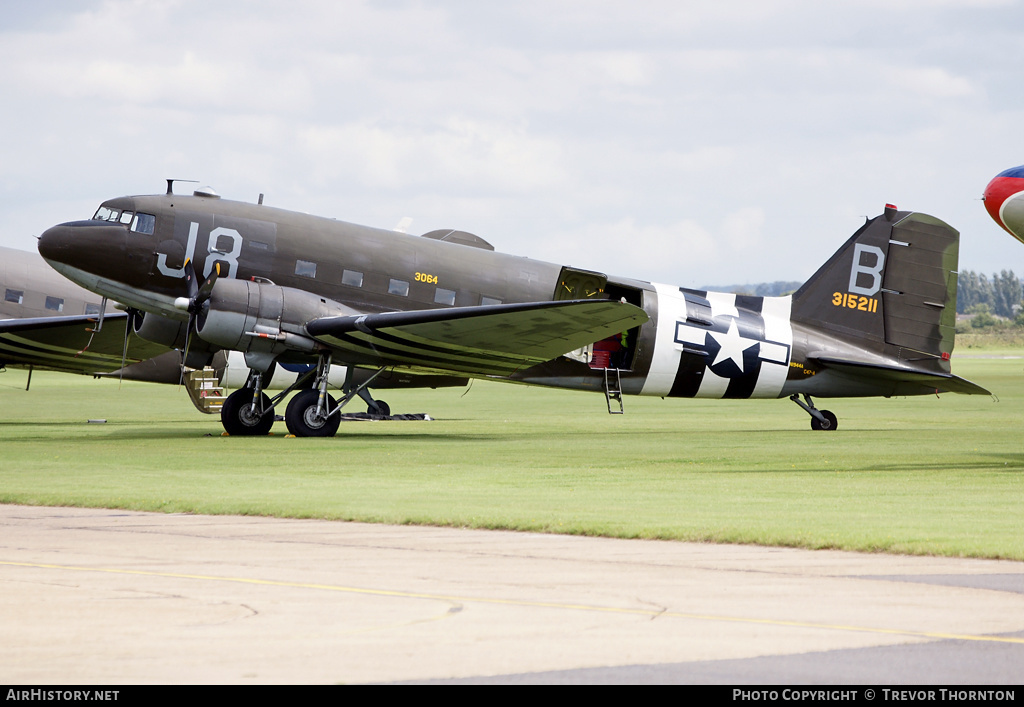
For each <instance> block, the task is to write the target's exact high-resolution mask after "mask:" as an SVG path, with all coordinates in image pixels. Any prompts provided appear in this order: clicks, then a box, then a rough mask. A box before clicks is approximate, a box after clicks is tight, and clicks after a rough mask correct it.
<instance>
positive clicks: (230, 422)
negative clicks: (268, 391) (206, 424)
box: [220, 388, 274, 437]
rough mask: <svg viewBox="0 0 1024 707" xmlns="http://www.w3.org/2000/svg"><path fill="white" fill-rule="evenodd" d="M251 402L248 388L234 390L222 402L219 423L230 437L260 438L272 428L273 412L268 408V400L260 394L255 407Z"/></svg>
mask: <svg viewBox="0 0 1024 707" xmlns="http://www.w3.org/2000/svg"><path fill="white" fill-rule="evenodd" d="M253 400H254V398H253V391H252V389H250V388H242V389H240V390H236V391H235V392H234V393H232V394H231V395H229V396H228V397H227V399H225V400H224V406H223V407H222V408H221V409H220V422H221V424H222V425H224V430H225V431H226V432H227V433H228V434H229V435H231V436H232V437H261V436H264V435H267V434H269V433H270V428H271V427H273V426H274V410H273V408H271V407H270V398H268V397H267V396H266V395H265V394H263V393H260V399H259V401H258V402H257V404H256V405H255V406H253ZM261 411H262V412H261Z"/></svg>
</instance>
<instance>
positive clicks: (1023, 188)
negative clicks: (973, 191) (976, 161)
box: [982, 165, 1024, 242]
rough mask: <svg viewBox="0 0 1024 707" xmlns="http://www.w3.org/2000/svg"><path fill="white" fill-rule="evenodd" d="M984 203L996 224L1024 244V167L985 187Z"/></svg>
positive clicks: (1006, 171) (994, 180)
mask: <svg viewBox="0 0 1024 707" xmlns="http://www.w3.org/2000/svg"><path fill="white" fill-rule="evenodd" d="M982 201H984V202H985V209H986V210H987V211H988V213H989V215H990V216H991V217H992V218H993V219H994V220H995V222H996V223H998V224H999V225H1000V226H1002V227H1003V229H1004V230H1005V231H1006V232H1007V233H1009V234H1010V235H1011V236H1013V237H1014V238H1016V239H1017V240H1018V241H1021V242H1024V165H1022V166H1020V167H1011V168H1010V169H1008V170H1005V171H1003V172H1000V173H999V174H997V175H996V176H995V177H994V178H993V179H992V181H991V182H989V183H988V186H987V187H985V193H984V195H983V196H982Z"/></svg>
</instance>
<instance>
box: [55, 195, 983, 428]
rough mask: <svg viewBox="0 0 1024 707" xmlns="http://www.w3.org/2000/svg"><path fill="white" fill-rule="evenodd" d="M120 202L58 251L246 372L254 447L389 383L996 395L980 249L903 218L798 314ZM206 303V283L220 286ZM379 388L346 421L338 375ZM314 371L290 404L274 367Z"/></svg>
mask: <svg viewBox="0 0 1024 707" xmlns="http://www.w3.org/2000/svg"><path fill="white" fill-rule="evenodd" d="M174 181H176V180H168V185H167V191H166V193H164V194H159V195H153V196H134V197H121V198H116V199H111V200H109V201H105V202H103V204H102V205H101V206H100V207H99V210H98V211H97V212H96V213H95V215H94V216H93V217H92V218H91V219H89V220H83V221H74V222H70V223H64V224H61V225H59V226H54V227H53V228H50V229H49V230H47V231H46V232H45V233H43V235H42V236H41V237H40V238H39V252H40V254H42V256H43V257H44V258H45V259H46V260H47V262H49V263H50V264H51V265H52V266H53V267H54V268H56V269H57V270H58V271H60V272H61V273H63V274H64V275H65V276H67V277H68V278H70V279H71V280H73V281H74V282H76V283H78V284H79V285H81V286H83V287H85V288H86V289H89V290H91V291H93V292H96V293H98V294H100V295H103V296H105V297H108V298H111V299H116V300H117V301H119V302H122V303H124V304H126V305H127V306H129V307H130V308H131V309H132V310H134V311H137V312H138V313H139V314H138V316H139V317H140V321H141V323H140V324H139V326H138V327H137V331H138V333H139V334H140V335H141V336H142V337H143V338H146V339H147V340H150V341H154V342H158V343H162V344H164V345H166V346H172V347H176V348H180V349H182V350H183V351H184V353H185V354H186V358H187V359H188V360H191V359H192V358H194V357H195V356H197V355H200V354H202V355H206V356H209V355H211V354H212V353H213V352H216V351H221V350H228V351H238V352H242V353H243V354H244V358H245V362H246V365H247V366H248V368H249V375H248V378H247V381H246V384H245V387H243V388H241V389H239V390H237V391H235V392H234V393H232V394H231V395H230V396H229V397H228V398H227V400H226V401H225V403H224V406H223V409H222V411H221V420H222V422H223V425H224V428H225V430H227V432H228V433H229V434H234V435H239V434H241V435H246V434H249V435H257V434H266V433H267V432H268V431H269V430H270V427H271V425H273V422H274V418H275V414H274V412H275V409H277V408H278V407H279V406H281V405H282V404H283V403H284V400H285V397H286V396H287V395H288V394H290V393H292V392H293V391H297V392H295V395H293V396H292V397H291V399H290V401H289V402H288V403H287V405H286V406H285V415H284V417H285V421H286V423H287V425H288V429H289V431H290V432H292V433H293V434H295V435H296V436H330V435H333V434H335V432H336V431H337V429H338V424H339V420H340V417H341V412H340V410H341V408H342V407H343V405H344V404H345V403H347V402H348V401H349V400H350V399H351V398H352V397H353V396H354V395H357V394H358V395H360V396H361V397H363V398H364V400H367V403H368V406H369V408H370V410H371V411H376V412H385V411H384V410H382V409H381V408H378V407H376V406H377V405H378V403H377V401H374V400H373V398H372V397H371V396H370V395H369V394H368V391H367V389H368V388H369V387H371V386H372V383H373V381H374V379H375V377H378V376H383V375H385V374H387V373H388V372H393V371H396V370H397V371H406V372H409V373H416V374H427V375H431V376H439V377H442V378H443V377H452V376H455V377H459V378H465V377H470V378H477V377H479V378H491V379H498V380H504V381H509V382H517V383H526V384H535V385H545V386H555V387H563V388H572V389H577V390H590V391H595V392H599V393H600V392H603V393H604V395H605V397H606V401H607V406H608V410H609V412H615V413H619V412H621V411H622V396H623V395H654V396H659V397H682V398H692V397H701V398H733V399H737V398H781V397H788V398H790V399H791V400H792V401H793V402H795V403H797V405H799V406H800V407H801V408H803V409H804V410H805V411H806V412H807V413H808V414H809V415H810V417H811V427H812V428H813V429H816V430H834V429H836V425H837V421H836V417H835V415H833V414H832V413H831V412H829V411H827V410H821V409H819V408H818V407H816V406H815V404H814V401H813V398H814V397H851V396H886V397H888V396H893V395H923V394H931V393H939V392H946V391H950V392H957V393H967V394H987V393H988V391H986V390H985V389H984V388H981V387H979V386H977V385H975V384H973V383H971V382H969V381H966V380H964V379H962V378H959V377H957V376H955V375H953V374H952V373H951V372H950V354H951V353H952V351H953V338H954V332H955V316H956V286H957V254H958V241H959V234H958V232H957V231H956V230H954V229H953V228H951V227H950V226H948V225H947V224H945V223H943V222H942V221H940V220H938V219H936V218H933V217H931V216H927V215H924V214H919V213H912V212H907V211H899V210H897V209H896V208H895V207H893V206H891V205H887V206H886V208H885V212H884V214H882V215H881V216H878V217H876V218H873V219H870V220H868V221H867V222H866V223H865V224H864V225H863V227H861V228H860V230H858V231H857V232H856V233H855V234H854V235H853V236H852V237H850V239H849V240H847V242H846V243H845V244H843V245H842V246H841V247H840V248H839V250H838V251H837V252H836V253H835V255H833V256H832V258H830V259H829V260H828V262H826V263H825V264H824V265H822V266H821V268H819V270H818V271H817V272H816V273H815V274H814V275H813V276H812V277H811V279H809V280H808V281H807V282H806V283H805V284H804V285H803V286H802V287H801V288H800V289H799V290H797V291H796V292H795V293H794V294H792V295H790V296H785V297H755V296H747V295H737V294H729V293H719V292H706V291H703V290H695V289H687V288H681V287H676V286H672V285H665V284H658V283H651V282H647V281H644V280H634V279H629V278H620V277H609V276H607V275H606V274H604V273H600V272H594V271H590V270H584V269H580V268H576V267H571V266H568V265H560V264H554V263H548V262H543V261H540V260H531V259H528V258H523V257H518V256H512V255H506V254H503V253H499V252H495V250H494V248H493V247H492V246H491V245H490V244H489V243H487V242H486V241H485V240H483V239H482V238H479V237H478V236H475V235H473V234H470V233H466V232H462V231H455V230H440V231H431V232H430V233H426V234H423V236H418V237H417V236H410V235H407V234H404V233H400V232H396V231H388V230H382V229H377V228H369V227H365V226H357V225H354V224H350V223H345V222H341V221H336V220H333V219H328V218H319V217H316V216H311V215H307V214H302V213H295V212H291V211H285V210H282V209H277V208H272V207H269V206H265V205H263V203H262V202H263V198H262V195H261V196H260V199H259V203H257V204H251V203H244V202H238V201H229V200H226V199H222V198H220V196H219V195H218V194H216V193H215V192H213V191H212V190H211V189H208V188H202V189H198V190H196V191H195V192H194V193H192V194H191V195H183V194H176V193H174V191H173V183H174ZM200 282H202V284H200ZM332 364H340V365H344V366H347V367H348V371H349V372H350V373H351V372H353V371H364V377H363V382H362V383H356V382H353V381H352V380H349V381H346V384H345V385H344V387H343V389H342V392H343V393H344V395H343V397H342V399H341V400H336V399H335V398H334V396H333V395H332V394H331V385H330V381H329V378H328V376H327V375H326V374H325V371H327V370H328V367H329V366H330V365H332ZM278 365H288V366H305V367H308V369H309V370H308V372H307V373H305V374H303V375H301V376H300V377H299V378H298V380H297V381H296V382H295V383H294V384H293V385H291V386H289V387H288V388H287V389H286V390H284V391H283V392H281V393H280V394H277V395H275V396H274V397H273V398H270V397H268V396H267V394H266V393H265V392H264V390H265V388H266V386H265V382H266V379H267V377H268V376H269V375H270V374H271V372H272V371H273V370H274V368H275V366H278Z"/></svg>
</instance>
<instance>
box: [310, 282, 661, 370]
mask: <svg viewBox="0 0 1024 707" xmlns="http://www.w3.org/2000/svg"><path fill="white" fill-rule="evenodd" d="M647 320H648V317H647V314H646V313H644V311H643V310H642V309H640V308H639V307H635V306H633V305H631V304H626V303H624V302H613V301H608V300H580V301H574V300H569V301H561V302H530V303H523V304H498V305H491V306H481V307H449V308H446V309H427V310H420V311H410V312H386V313H383V314H366V315H361V316H342V317H325V318H323V319H318V320H315V321H312V322H310V323H309V324H307V325H306V330H307V331H308V332H309V334H310V335H311V336H313V337H314V338H315V339H317V340H318V341H320V342H322V343H324V344H326V345H328V346H330V347H331V349H332V350H334V351H335V352H338V353H339V354H341V355H342V356H343V357H345V358H346V359H347V360H350V361H353V362H358V363H370V364H375V365H381V366H386V365H407V366H417V367H421V368H429V369H434V370H442V371H454V372H459V373H468V374H478V375H496V376H507V375H510V374H512V373H514V372H515V371H517V370H519V369H520V368H524V367H528V366H532V365H534V364H537V363H543V362H544V361H550V360H551V359H553V358H557V357H558V356H561V355H562V354H564V353H568V352H569V351H573V350H575V349H578V348H580V347H581V346H586V345H588V344H591V343H593V342H595V341H599V340H601V339H604V338H606V337H609V336H612V335H614V334H618V333H620V332H623V331H626V330H627V329H631V328H633V327H635V326H639V325H640V324H643V323H644V322H646V321H647Z"/></svg>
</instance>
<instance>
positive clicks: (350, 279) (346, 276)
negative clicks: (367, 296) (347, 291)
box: [341, 270, 363, 287]
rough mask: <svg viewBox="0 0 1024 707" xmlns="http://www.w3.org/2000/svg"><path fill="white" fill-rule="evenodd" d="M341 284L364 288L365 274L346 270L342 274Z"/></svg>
mask: <svg viewBox="0 0 1024 707" xmlns="http://www.w3.org/2000/svg"><path fill="white" fill-rule="evenodd" d="M341 284H342V285H348V286H350V287H362V286H363V274H362V273H361V272H356V271H355V270H346V271H344V272H343V273H341Z"/></svg>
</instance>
